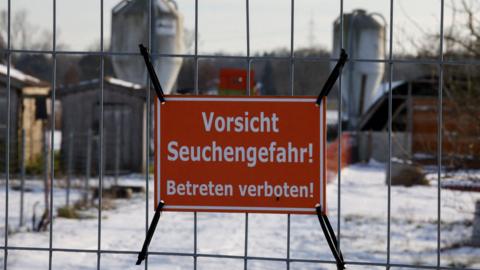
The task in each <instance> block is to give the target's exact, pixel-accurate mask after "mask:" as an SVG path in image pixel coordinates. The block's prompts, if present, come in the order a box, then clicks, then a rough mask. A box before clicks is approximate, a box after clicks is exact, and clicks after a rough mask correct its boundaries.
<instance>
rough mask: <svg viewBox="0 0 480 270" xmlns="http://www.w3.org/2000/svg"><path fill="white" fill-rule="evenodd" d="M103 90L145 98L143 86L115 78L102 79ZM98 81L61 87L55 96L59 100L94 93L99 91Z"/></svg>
mask: <svg viewBox="0 0 480 270" xmlns="http://www.w3.org/2000/svg"><path fill="white" fill-rule="evenodd" d="M103 86H104V89H107V90H115V91H117V92H118V93H119V94H125V95H130V96H133V97H137V98H141V99H143V98H145V97H146V93H145V89H146V88H145V86H143V85H140V84H136V83H132V82H127V81H124V80H120V79H117V78H113V77H109V76H106V77H105V78H104V85H103ZM100 87H101V85H100V80H99V79H93V80H88V81H81V82H78V83H75V84H67V85H61V86H59V87H58V88H57V90H56V91H55V92H56V95H57V97H59V98H62V97H64V96H67V95H71V94H78V93H82V92H88V91H95V90H98V89H100Z"/></svg>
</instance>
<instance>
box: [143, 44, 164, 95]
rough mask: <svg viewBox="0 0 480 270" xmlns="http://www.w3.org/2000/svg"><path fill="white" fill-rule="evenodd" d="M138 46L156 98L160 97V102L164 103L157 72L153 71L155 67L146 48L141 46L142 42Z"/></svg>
mask: <svg viewBox="0 0 480 270" xmlns="http://www.w3.org/2000/svg"><path fill="white" fill-rule="evenodd" d="M138 47H139V48H140V53H141V54H142V55H143V59H144V60H145V65H146V66H147V70H148V73H149V74H150V79H151V80H152V84H153V88H154V89H155V93H157V96H158V99H160V102H161V103H162V104H163V103H165V95H164V94H163V90H162V86H161V85H160V82H159V81H158V77H157V73H155V69H154V68H153V65H152V62H151V61H150V54H149V53H148V49H147V48H146V47H145V46H143V44H139V45H138Z"/></svg>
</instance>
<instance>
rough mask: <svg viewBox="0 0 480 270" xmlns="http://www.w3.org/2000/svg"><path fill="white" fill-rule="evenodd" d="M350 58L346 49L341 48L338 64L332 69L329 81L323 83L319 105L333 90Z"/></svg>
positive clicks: (318, 99)
mask: <svg viewBox="0 0 480 270" xmlns="http://www.w3.org/2000/svg"><path fill="white" fill-rule="evenodd" d="M347 60H348V55H347V53H346V52H345V50H344V49H341V51H340V59H338V62H337V64H336V65H335V67H334V68H333V70H332V73H330V75H329V76H328V79H327V81H326V82H325V84H324V85H323V88H322V91H320V94H319V95H318V98H317V102H316V103H317V105H318V106H320V103H321V102H322V99H323V98H324V97H326V96H328V93H330V90H332V88H333V85H334V84H335V82H336V81H337V79H338V76H340V73H342V68H343V66H344V65H345V63H346V62H347Z"/></svg>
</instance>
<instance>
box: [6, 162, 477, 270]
mask: <svg viewBox="0 0 480 270" xmlns="http://www.w3.org/2000/svg"><path fill="white" fill-rule="evenodd" d="M428 177H429V179H431V185H430V186H417V187H410V188H407V187H392V189H391V191H392V192H391V199H392V200H391V217H392V218H391V261H392V262H393V263H402V264H405V263H408V264H415V265H435V264H436V260H437V251H436V247H437V222H436V221H437V183H436V176H435V174H434V173H432V174H431V175H428ZM122 181H123V183H128V184H137V185H143V186H144V185H145V180H144V178H142V176H130V177H128V178H124V179H123V180H122ZM92 182H93V180H92ZM107 182H108V181H107ZM384 183H385V173H384V165H382V164H375V163H370V164H365V165H353V166H350V167H347V168H346V169H344V170H343V172H342V179H341V185H340V188H341V191H340V192H341V200H340V206H341V207H340V211H341V219H340V221H341V232H340V235H341V249H342V251H343V253H344V257H345V259H346V260H347V261H363V262H377V263H385V262H386V259H387V224H388V223H387V222H388V220H387V209H388V204H387V202H388V200H387V198H388V197H387V186H386V185H385V184H384ZM30 185H32V186H33V187H34V188H33V192H28V193H26V195H25V199H26V205H27V206H26V208H25V211H26V214H27V217H28V219H27V224H29V223H28V222H30V217H31V214H32V207H33V204H34V203H35V202H36V201H39V202H42V198H43V193H42V191H41V188H39V187H40V186H36V184H35V183H30ZM37 185H38V184H37ZM149 185H150V196H149V198H150V202H149V206H150V209H152V208H151V207H152V206H153V202H152V201H151V200H152V199H153V196H152V194H153V190H152V188H153V182H150V184H149ZM4 187H5V186H4V185H3V186H1V187H0V188H1V189H0V190H2V193H1V195H0V197H1V200H0V204H1V205H0V239H1V241H2V242H1V243H2V244H1V245H3V239H4V227H3V226H4V224H5V221H4V220H5V192H4ZM338 188H339V186H338V180H337V181H334V182H332V183H331V184H329V186H328V191H327V194H328V195H327V196H328V203H329V206H328V208H329V216H330V219H331V222H332V224H333V225H334V227H335V229H336V227H337V226H336V224H337V216H338V212H339V211H338V210H339V207H338V204H337V203H338V200H337V194H338ZM73 196H74V197H75V198H79V197H80V192H79V191H76V192H74V194H73ZM441 198H442V201H441V245H442V251H441V263H442V265H443V266H456V267H461V266H468V267H477V268H479V267H480V248H473V247H468V246H465V245H458V244H459V243H462V242H465V241H467V240H468V239H469V238H470V236H471V233H472V219H473V215H474V203H475V201H476V200H480V193H473V192H461V191H452V190H442V193H441ZM54 203H55V205H56V206H60V205H63V204H64V203H65V192H64V190H63V189H60V188H58V189H57V188H55V191H54ZM113 203H114V205H115V208H114V209H110V210H104V211H103V213H102V214H103V216H102V231H101V237H102V238H101V248H102V249H104V250H124V251H126V250H130V251H138V250H139V249H140V248H141V245H142V243H143V239H144V232H145V207H146V206H145V194H143V195H136V196H134V198H133V199H130V200H115V201H114V202H113ZM41 205H42V204H41ZM18 209H19V192H18V191H13V190H10V203H9V224H10V225H11V226H12V229H14V228H16V227H18V212H19V210H18ZM40 210H41V207H39V209H38V210H37V211H38V213H40ZM87 214H88V215H90V216H91V218H89V219H81V220H72V219H64V218H55V220H54V226H53V232H54V233H53V247H54V248H78V249H96V248H97V233H98V232H97V222H98V220H97V210H96V209H92V210H90V211H88V213H87ZM152 215H153V212H152V213H151V215H150V217H151V216H152ZM197 216H198V239H197V240H198V252H199V253H206V254H226V255H239V256H241V255H243V254H244V247H245V238H244V233H245V215H244V214H220V213H213V214H212V213H198V214H197ZM248 219H249V223H248V225H249V226H248V235H249V237H248V255H249V256H261V257H278V258H285V257H286V253H287V248H286V247H287V216H286V215H265V214H263V215H261V214H251V215H249V217H248ZM8 243H9V246H24V247H48V245H49V234H48V232H42V233H34V232H17V233H11V234H10V235H9V236H8ZM193 243H194V237H193V214H192V213H165V214H164V215H163V216H162V218H161V220H160V223H159V226H158V228H157V232H156V234H155V237H154V239H153V240H152V243H151V245H150V250H151V251H161V252H185V253H191V252H192V250H193ZM290 244H291V246H290V257H291V258H297V259H298V258H301V259H325V260H333V257H332V255H331V254H330V251H329V249H328V247H327V244H326V242H325V240H324V237H323V235H322V233H321V229H320V226H319V224H318V220H317V219H316V217H315V216H305V215H292V216H291V241H290ZM136 257H137V256H136V255H135V254H102V257H101V266H102V269H143V266H142V267H138V266H135V265H134V264H135V261H136ZM48 259H49V258H48V252H45V251H18V250H11V251H10V252H9V257H8V269H48ZM2 260H3V252H2V253H1V254H0V261H2ZM52 261H53V268H54V269H95V268H96V264H97V256H96V254H95V253H68V252H54V253H53V260H52ZM2 264H3V262H2ZM248 264H249V265H248V266H249V269H285V263H284V262H267V261H253V260H252V261H249V262H248ZM149 266H150V267H151V269H193V259H192V258H191V257H177V256H163V255H162V256H150V257H149ZM372 268H373V269H374V268H375V267H372V266H352V267H350V269H372ZM198 269H222V270H224V269H243V260H239V259H216V258H199V259H198ZM291 269H334V266H333V265H325V264H312V263H292V264H291Z"/></svg>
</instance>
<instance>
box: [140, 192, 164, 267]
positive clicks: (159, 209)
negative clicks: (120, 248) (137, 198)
mask: <svg viewBox="0 0 480 270" xmlns="http://www.w3.org/2000/svg"><path fill="white" fill-rule="evenodd" d="M164 205H165V202H164V201H160V202H159V203H158V206H157V209H155V215H154V216H153V219H152V223H151V224H150V227H148V231H147V236H146V237H145V242H143V247H142V251H140V253H138V259H137V265H140V264H141V263H142V261H143V260H145V258H146V257H147V250H148V246H149V245H150V241H152V238H153V234H154V233H155V229H156V228H157V224H158V221H159V220H160V214H161V213H162V210H163V206H164Z"/></svg>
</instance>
